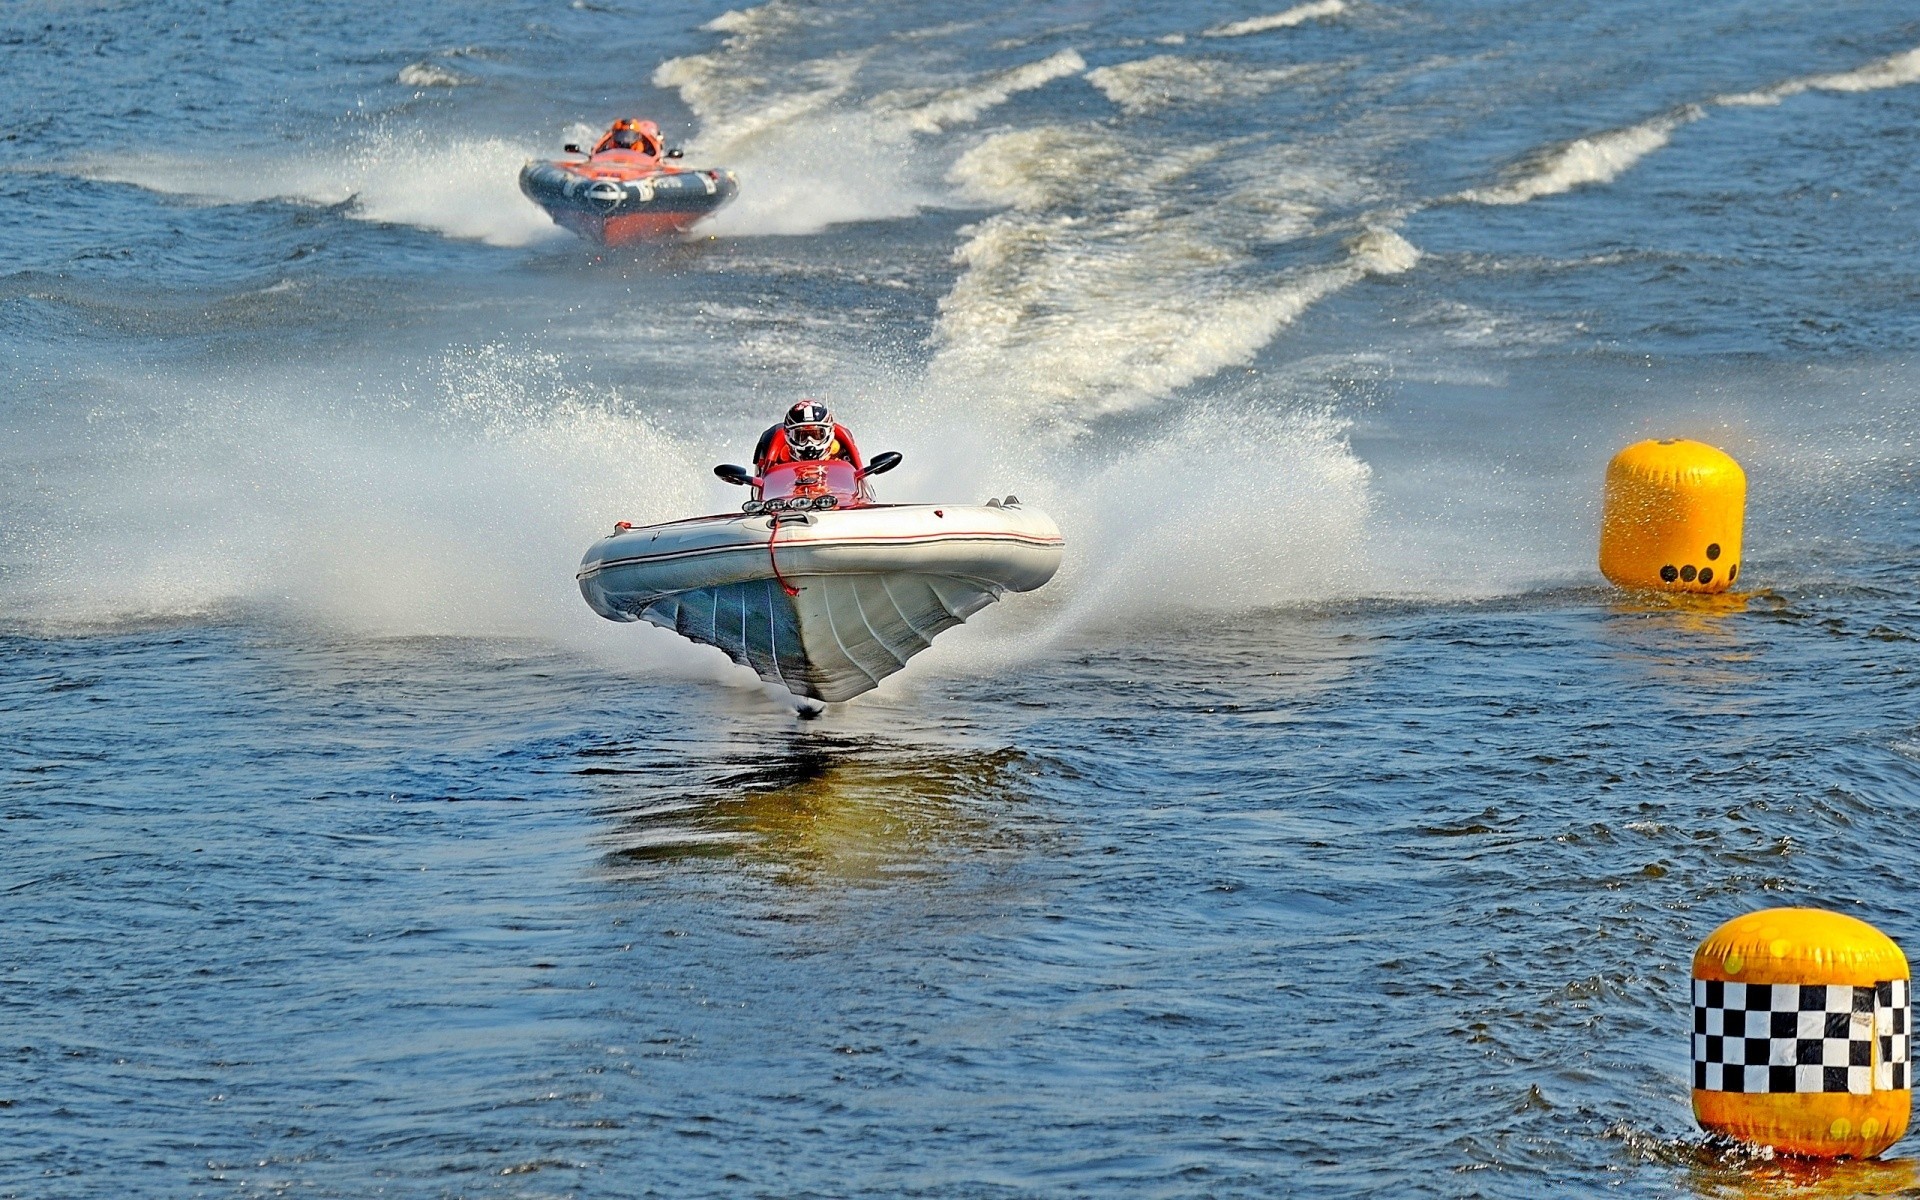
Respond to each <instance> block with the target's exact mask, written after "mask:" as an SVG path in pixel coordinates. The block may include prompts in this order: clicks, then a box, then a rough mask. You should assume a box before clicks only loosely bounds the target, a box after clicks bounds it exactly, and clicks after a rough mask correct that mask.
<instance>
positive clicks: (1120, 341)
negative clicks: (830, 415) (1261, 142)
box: [930, 126, 1419, 431]
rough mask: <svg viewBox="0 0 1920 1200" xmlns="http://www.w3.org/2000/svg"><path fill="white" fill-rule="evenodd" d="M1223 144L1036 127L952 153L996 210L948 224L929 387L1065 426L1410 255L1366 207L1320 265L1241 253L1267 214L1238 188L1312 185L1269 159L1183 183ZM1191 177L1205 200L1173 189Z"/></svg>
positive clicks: (1314, 193)
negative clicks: (1225, 182)
mask: <svg viewBox="0 0 1920 1200" xmlns="http://www.w3.org/2000/svg"><path fill="white" fill-rule="evenodd" d="M1223 150H1224V148H1223V147H1220V146H1217V145H1216V146H1209V145H1200V146H1191V147H1187V148H1185V149H1183V150H1181V151H1178V152H1170V151H1164V150H1160V149H1158V148H1155V147H1142V146H1140V145H1139V144H1137V139H1132V138H1127V137H1124V136H1123V135H1121V134H1119V133H1117V132H1114V131H1111V130H1103V129H1098V128H1067V127H1058V126H1046V127H1040V128H1037V129H1030V130H1021V131H1015V132H1009V133H1004V134H998V135H995V136H994V137H991V138H988V139H986V140H985V141H984V142H982V143H981V144H980V145H979V146H977V147H975V148H974V149H973V150H971V151H969V152H968V153H967V154H966V155H963V156H962V157H961V158H960V160H959V161H958V162H957V163H956V164H955V166H954V169H953V177H954V178H955V180H956V182H958V183H959V184H960V185H961V186H962V187H963V189H964V190H965V191H966V192H967V193H968V194H971V195H972V196H974V197H976V198H978V199H980V200H982V201H983V202H986V203H994V204H1001V205H1006V206H1008V208H1007V211H1004V212H1000V213H996V214H995V215H993V216H991V217H988V218H986V219H985V220H983V221H980V222H978V223H977V224H975V225H973V226H971V227H969V228H968V229H967V230H965V231H963V232H964V233H965V234H966V235H967V238H968V240H967V241H966V243H965V244H964V245H962V246H961V247H960V249H959V250H958V251H957V252H956V253H955V259H956V261H957V262H959V263H960V264H961V265H962V266H963V268H964V270H963V272H962V274H961V277H960V278H959V279H958V280H957V281H956V282H955V284H954V286H953V288H952V289H951V290H950V291H949V292H948V294H947V295H946V297H944V298H943V299H942V300H941V302H940V317H939V321H938V323H937V325H936V327H935V332H934V339H933V340H934V348H935V354H934V358H933V362H932V365H931V368H930V371H931V374H932V377H933V378H934V380H935V381H936V384H937V386H939V387H942V388H944V389H947V390H950V391H954V392H956V393H964V394H969V395H974V396H977V397H980V398H982V399H985V400H989V401H991V402H992V403H994V404H996V405H997V406H999V407H1001V408H1003V409H1006V410H1008V411H1010V412H1016V413H1019V414H1021V415H1022V416H1023V417H1024V419H1027V420H1030V421H1033V422H1035V423H1037V424H1039V425H1042V426H1051V427H1056V428H1059V429H1063V430H1067V431H1071V430H1075V429H1079V428H1082V427H1084V426H1085V425H1086V423H1088V422H1089V421H1092V420H1095V419H1097V418H1099V417H1101V416H1104V415H1108V414H1112V413H1118V412H1124V411H1127V410H1129V409H1135V408H1140V407H1143V406H1145V405H1148V404H1152V403H1155V402H1157V401H1159V400H1162V399H1164V398H1165V397H1167V396H1169V395H1171V394H1172V393H1173V392H1174V391H1176V390H1177V389H1179V388H1181V387H1184V386H1185V385H1187V384H1189V383H1192V382H1194V381H1195V380H1198V379H1203V378H1206V377H1207V376H1210V375H1213V374H1215V373H1217V372H1219V371H1220V370H1222V369H1224V368H1226V367H1229V366H1233V365H1236V364H1240V363H1244V362H1247V361H1249V360H1251V359H1252V357H1253V356H1254V355H1255V354H1256V353H1257V352H1258V351H1259V350H1260V349H1261V348H1262V347H1263V346H1265V345H1266V344H1267V343H1268V342H1270V341H1271V340H1272V339H1273V337H1274V336H1275V335H1276V334H1277V333H1278V332H1279V331H1280V330H1281V329H1282V328H1284V327H1285V326H1286V325H1288V324H1290V323H1291V322H1293V321H1294V320H1295V319H1297V318H1298V317H1299V315H1300V314H1301V313H1302V312H1304V311H1306V310H1307V309H1308V308H1309V307H1310V306H1312V305H1313V304H1315V303H1317V302H1318V301H1320V300H1322V299H1324V298H1325V297H1327V296H1329V295H1331V294H1332V293H1334V292H1336V291H1338V290H1340V289H1342V288H1344V287H1347V286H1349V285H1351V284H1352V283H1354V282H1357V281H1358V280H1360V279H1363V278H1365V277H1367V276H1368V275H1387V274H1394V273H1397V272H1400V271H1405V270H1407V269H1409V268H1410V267H1412V266H1413V264H1414V263H1415V262H1416V261H1418V258H1419V253H1418V251H1417V250H1416V249H1414V247H1412V246H1411V245H1410V244H1408V243H1407V242H1406V241H1405V240H1404V239H1403V238H1401V237H1400V235H1399V234H1398V233H1396V232H1394V231H1393V230H1392V229H1391V228H1389V227H1387V225H1386V224H1385V223H1380V224H1378V225H1377V227H1363V228H1361V229H1359V230H1358V231H1357V232H1356V233H1355V235H1354V236H1352V237H1351V238H1349V239H1348V242H1347V244H1346V245H1345V247H1344V255H1343V257H1342V258H1341V259H1340V260H1339V261H1338V262H1336V263H1334V264H1331V265H1326V266H1319V267H1306V268H1301V269H1297V270H1295V271H1293V272H1290V273H1286V274H1283V275H1280V276H1278V277H1276V276H1275V275H1273V274H1272V273H1271V272H1270V271H1268V270H1265V269H1260V268H1257V267H1256V266H1255V265H1254V264H1253V262H1252V261H1251V259H1250V257H1249V252H1250V249H1251V247H1252V245H1253V244H1254V243H1255V242H1256V241H1258V240H1259V238H1260V237H1261V236H1262V235H1263V234H1264V233H1265V232H1267V231H1268V229H1269V226H1270V222H1271V221H1272V219H1273V218H1272V216H1271V215H1270V214H1269V213H1267V212H1265V211H1263V210H1262V209H1260V208H1259V207H1256V205H1254V204H1253V203H1251V202H1250V201H1251V200H1252V199H1253V198H1254V197H1255V196H1256V195H1257V196H1258V197H1259V198H1260V199H1262V200H1264V201H1268V202H1271V201H1272V200H1273V199H1274V198H1275V197H1279V198H1282V199H1292V200H1293V201H1294V202H1295V203H1298V204H1300V205H1301V206H1302V207H1303V208H1305V207H1307V205H1308V204H1309V202H1310V201H1312V200H1318V199H1320V198H1322V197H1323V196H1324V194H1325V192H1326V187H1327V185H1326V182H1325V180H1324V179H1323V178H1322V177H1321V176H1320V175H1319V174H1318V173H1316V172H1314V171H1312V170H1304V169H1303V170H1300V171H1299V172H1298V173H1297V174H1294V175H1291V176H1290V175H1289V174H1288V173H1287V172H1286V171H1285V170H1284V169H1282V168H1280V167H1279V166H1278V165H1277V164H1275V165H1273V166H1271V167H1270V168H1269V169H1254V168H1249V169H1250V170H1252V171H1253V173H1254V174H1255V175H1256V176H1257V177H1258V179H1257V183H1255V184H1254V185H1251V186H1250V187H1249V188H1247V189H1243V190H1241V191H1235V190H1230V189H1227V188H1225V187H1220V186H1217V187H1216V190H1215V194H1213V195H1211V196H1208V195H1207V189H1205V188H1199V189H1196V188H1193V187H1191V186H1190V184H1191V180H1189V179H1188V178H1187V177H1188V176H1190V175H1191V174H1192V173H1193V172H1195V171H1196V170H1197V169H1198V168H1200V167H1201V166H1203V165H1205V164H1208V163H1210V162H1211V161H1213V160H1214V159H1215V158H1217V157H1219V156H1220V155H1221V154H1222V153H1223ZM1257 166H1261V167H1265V166H1267V164H1257ZM1195 193H1198V194H1199V195H1201V196H1202V197H1203V198H1202V199H1201V200H1199V201H1197V202H1194V201H1189V200H1187V199H1185V197H1187V196H1189V195H1191V194H1195ZM1290 193H1292V195H1291V196H1290ZM1295 219H1296V220H1298V219H1299V218H1298V216H1297V215H1296V217H1295Z"/></svg>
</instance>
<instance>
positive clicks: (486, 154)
mask: <svg viewBox="0 0 1920 1200" xmlns="http://www.w3.org/2000/svg"><path fill="white" fill-rule="evenodd" d="M535 156H536V150H535V148H534V147H532V146H529V145H526V144H522V143H518V142H513V141H509V140H506V139H504V138H498V137H476V136H460V135H454V136H448V135H447V133H446V131H444V130H433V131H430V130H427V129H422V128H412V127H407V126H404V125H401V124H399V123H397V122H387V123H383V124H381V125H378V126H375V127H374V128H372V129H368V130H364V131H361V132H357V133H351V134H349V135H347V136H346V137H344V138H343V139H341V140H339V141H335V142H331V143H320V144H308V145H305V146H302V147H299V148H297V149H294V150H291V151H286V150H262V151H256V152H252V153H249V154H246V155H205V156H200V155H187V154H178V153H160V152H154V153H137V154H116V155H114V156H113V157H111V158H95V159H91V160H87V161H84V162H82V163H81V164H79V166H78V170H79V172H80V173H81V174H84V175H86V176H88V177H89V178H93V179H103V180H109V181H112V182H116V183H130V184H133V185H135V186H137V187H143V188H146V189H147V190H149V191H154V192H164V193H167V194H170V195H176V196H186V197H191V198H193V199H196V200H201V201H205V202H209V203H215V204H246V203H253V202H257V201H262V200H284V201H290V202H293V203H298V204H317V205H326V206H329V207H331V206H334V205H345V206H346V209H345V211H346V212H347V213H348V215H350V216H352V217H355V218H357V219H359V220H363V221H381V222H390V223H393V224H400V225H412V226H415V227H417V228H420V229H428V230H432V231H433V232H435V233H442V234H446V235H447V236H449V237H456V238H471V239H474V240H478V241H483V242H487V243H489V244H491V245H496V246H522V245H526V244H528V243H531V242H535V241H540V240H542V239H545V238H550V237H556V236H559V230H558V228H557V227H556V226H555V225H554V223H553V222H552V221H551V220H550V219H549V218H548V217H547V215H546V214H545V213H544V212H541V211H540V209H539V208H538V207H537V206H536V205H535V204H534V203H533V202H532V201H530V200H528V199H527V198H526V197H525V196H522V195H521V194H520V188H519V183H518V179H519V172H520V168H521V166H522V165H523V164H524V163H525V162H526V161H527V160H528V159H529V158H532V157H535Z"/></svg>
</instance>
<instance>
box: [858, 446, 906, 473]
mask: <svg viewBox="0 0 1920 1200" xmlns="http://www.w3.org/2000/svg"><path fill="white" fill-rule="evenodd" d="M899 465H900V452H899V451H898V450H889V451H887V452H886V453H884V454H876V455H874V456H873V461H871V462H869V463H868V464H867V469H866V470H864V471H862V472H860V477H861V478H862V479H864V478H866V477H867V476H869V475H885V474H886V473H887V472H888V471H891V470H893V469H894V468H895V467H897V466H899Z"/></svg>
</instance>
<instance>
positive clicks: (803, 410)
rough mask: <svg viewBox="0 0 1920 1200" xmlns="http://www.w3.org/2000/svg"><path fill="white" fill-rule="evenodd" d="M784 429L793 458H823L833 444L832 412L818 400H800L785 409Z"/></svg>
mask: <svg viewBox="0 0 1920 1200" xmlns="http://www.w3.org/2000/svg"><path fill="white" fill-rule="evenodd" d="M786 430H787V446H788V447H789V448H790V449H791V450H792V451H793V456H794V457H795V458H825V457H826V456H827V447H829V446H831V445H832V444H833V414H832V413H830V412H828V411H827V406H826V405H824V404H822V403H820V402H819V401H818V400H802V401H801V402H800V403H798V404H796V405H794V406H793V407H792V408H790V409H788V410H787V420H786Z"/></svg>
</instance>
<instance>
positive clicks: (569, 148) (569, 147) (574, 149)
mask: <svg viewBox="0 0 1920 1200" xmlns="http://www.w3.org/2000/svg"><path fill="white" fill-rule="evenodd" d="M560 148H561V149H562V150H565V151H566V152H567V153H568V154H585V153H586V151H585V150H582V149H581V148H580V146H579V144H578V143H576V142H568V143H567V144H566V145H564V146H562V147H560Z"/></svg>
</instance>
